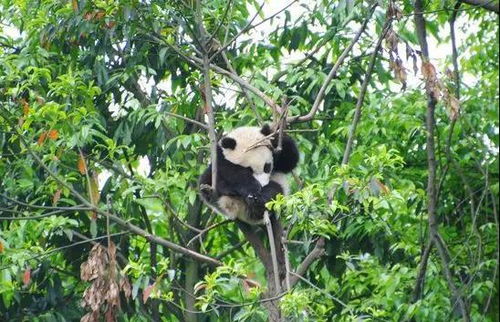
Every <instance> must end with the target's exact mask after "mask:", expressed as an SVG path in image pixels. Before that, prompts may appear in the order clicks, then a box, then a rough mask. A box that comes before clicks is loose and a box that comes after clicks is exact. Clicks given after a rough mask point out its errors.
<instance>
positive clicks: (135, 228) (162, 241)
mask: <svg viewBox="0 0 500 322" xmlns="http://www.w3.org/2000/svg"><path fill="white" fill-rule="evenodd" d="M4 119H5V120H6V121H7V122H9V120H8V119H7V118H5V117H4ZM9 123H10V122H9ZM11 125H12V124H11ZM12 127H13V128H15V129H16V131H17V134H18V136H19V138H20V141H21V143H22V145H23V146H24V148H25V149H26V150H27V151H28V153H29V154H30V155H31V156H32V157H33V158H34V159H35V161H36V163H38V164H39V165H40V166H41V167H42V168H43V169H44V170H45V171H46V172H47V173H48V174H49V175H50V176H51V177H53V178H54V179H55V180H56V181H57V182H58V183H59V184H60V185H62V186H64V187H66V188H68V190H69V191H70V192H71V194H72V195H73V196H74V197H76V198H77V199H78V200H79V201H80V202H81V203H82V204H83V205H84V206H86V207H89V208H91V209H92V210H93V211H95V212H96V213H98V214H100V215H102V216H106V217H109V219H110V220H111V221H113V222H114V223H116V224H118V225H119V226H121V227H123V228H125V229H127V230H129V231H131V232H133V233H135V234H137V235H139V236H142V237H144V238H145V239H147V240H148V241H150V242H154V243H157V244H159V245H162V246H165V247H167V248H169V249H171V250H173V251H176V252H178V253H181V254H184V255H187V256H189V257H191V258H193V259H195V260H198V261H201V262H205V263H207V264H210V265H212V266H220V265H222V262H220V261H219V260H216V259H214V258H212V257H209V256H206V255H203V254H200V253H197V252H195V251H192V250H190V249H187V248H185V247H182V246H180V245H177V244H175V243H173V242H171V241H168V240H166V239H163V238H160V237H157V236H155V235H153V234H150V233H148V232H147V231H145V230H144V229H142V228H140V227H138V226H136V225H133V224H131V223H130V222H128V221H126V220H124V219H122V218H120V217H118V216H116V215H113V214H111V213H109V212H107V211H104V210H102V209H99V208H98V207H96V206H95V205H93V204H92V203H90V202H89V201H88V200H87V199H86V198H85V197H83V196H82V194H80V193H79V192H78V191H76V190H75V189H74V188H73V186H71V185H69V184H67V183H66V182H65V181H64V180H63V179H61V178H60V177H59V176H58V175H57V174H56V173H55V172H54V171H52V170H51V169H50V168H49V167H48V166H47V165H46V164H45V163H44V162H43V161H42V160H41V159H40V157H39V156H38V155H37V154H36V153H34V152H33V150H32V149H31V148H30V147H29V144H28V143H27V142H26V140H25V138H24V137H23V135H22V133H21V132H20V130H19V129H17V128H16V127H15V126H12Z"/></svg>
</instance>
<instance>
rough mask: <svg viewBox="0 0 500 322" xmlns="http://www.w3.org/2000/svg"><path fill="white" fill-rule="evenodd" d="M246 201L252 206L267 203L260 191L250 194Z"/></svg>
mask: <svg viewBox="0 0 500 322" xmlns="http://www.w3.org/2000/svg"><path fill="white" fill-rule="evenodd" d="M246 202H247V204H248V205H249V206H250V207H257V206H262V205H263V204H264V203H265V202H264V199H263V198H262V195H261V194H260V193H258V194H250V195H248V196H247V197H246Z"/></svg>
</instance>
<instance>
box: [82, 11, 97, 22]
mask: <svg viewBox="0 0 500 322" xmlns="http://www.w3.org/2000/svg"><path fill="white" fill-rule="evenodd" d="M92 18H94V13H93V12H92V11H87V12H86V13H84V14H83V20H87V21H89V20H92Z"/></svg>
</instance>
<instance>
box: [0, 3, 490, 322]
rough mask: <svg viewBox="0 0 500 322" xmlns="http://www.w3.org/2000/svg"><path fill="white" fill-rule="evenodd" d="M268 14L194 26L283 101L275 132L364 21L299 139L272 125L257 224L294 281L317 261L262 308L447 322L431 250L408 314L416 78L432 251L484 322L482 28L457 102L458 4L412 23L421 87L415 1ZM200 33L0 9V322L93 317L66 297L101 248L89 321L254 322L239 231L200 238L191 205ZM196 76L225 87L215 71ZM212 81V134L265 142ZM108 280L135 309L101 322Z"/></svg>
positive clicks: (198, 214)
mask: <svg viewBox="0 0 500 322" xmlns="http://www.w3.org/2000/svg"><path fill="white" fill-rule="evenodd" d="M276 3H278V2H274V1H273V2H264V4H263V9H262V10H261V9H260V8H261V4H260V2H257V1H243V0H232V1H221V0H215V1H206V2H205V1H204V2H202V7H201V10H202V12H201V13H202V15H203V24H204V27H205V28H206V30H207V32H208V33H209V34H210V35H213V39H216V40H217V42H216V43H219V44H221V45H219V46H223V48H224V49H225V50H224V51H223V52H224V53H225V55H226V57H227V59H228V61H229V62H230V63H231V68H233V69H234V71H233V72H234V73H236V74H237V75H239V76H241V77H242V78H243V79H244V81H245V82H248V83H250V84H252V86H253V87H255V88H256V89H258V90H260V91H261V92H262V93H264V94H265V95H267V96H268V97H269V98H271V99H272V100H274V101H275V102H277V103H279V104H281V102H282V101H283V100H284V99H285V98H286V100H287V101H288V102H289V111H288V113H289V116H298V115H305V114H307V113H308V112H309V111H310V109H311V106H313V104H314V102H315V100H316V98H317V97H318V96H319V92H320V88H321V87H322V85H323V84H324V83H325V82H326V81H327V78H328V74H329V72H330V70H331V69H332V67H333V66H334V64H335V62H337V60H338V59H339V57H340V55H341V53H342V51H343V50H344V49H345V48H346V47H347V46H348V45H349V43H350V42H351V40H352V39H353V35H354V34H355V33H356V32H357V31H358V29H359V27H360V26H361V24H362V23H363V21H365V19H369V22H368V24H367V28H366V30H365V32H364V33H363V34H362V35H361V37H360V39H359V41H358V42H357V43H356V44H355V45H354V48H353V50H352V51H351V52H350V53H349V55H348V56H347V59H346V61H345V62H344V63H343V64H342V65H341V67H340V69H339V70H338V72H337V75H336V77H334V78H333V80H332V81H331V83H329V84H328V86H327V87H326V92H325V93H326V95H325V97H324V100H323V101H322V104H321V105H320V107H319V110H318V111H317V113H316V114H315V115H314V118H313V119H311V120H310V121H308V122H292V123H290V125H289V129H291V130H293V131H292V132H290V135H292V136H293V137H294V138H295V139H296V140H297V142H298V145H299V150H300V151H301V162H300V165H299V168H298V169H297V170H296V172H295V173H294V179H291V180H290V181H291V182H292V192H293V193H292V194H291V195H290V196H286V197H283V196H278V197H277V198H276V199H275V200H273V201H271V202H269V203H268V207H269V208H270V209H273V210H274V211H275V212H276V214H277V215H278V216H279V218H280V220H281V222H282V223H283V225H284V226H285V227H287V228H289V231H288V239H289V240H290V241H289V243H288V254H289V260H290V266H291V268H292V269H296V268H297V267H299V265H300V264H301V263H302V262H303V260H304V258H306V256H307V255H308V254H310V253H311V251H312V250H313V249H314V247H315V244H316V242H317V241H318V240H319V239H321V238H324V239H325V253H324V256H321V257H320V258H319V259H318V260H317V261H315V262H314V263H313V264H312V265H311V266H310V267H309V269H308V270H307V271H306V273H305V274H304V280H302V279H301V280H299V281H298V283H297V284H295V285H294V286H293V288H292V289H291V290H290V291H289V292H286V294H279V296H278V297H277V298H278V299H277V300H276V301H278V305H279V308H280V310H281V312H282V314H283V316H284V318H285V319H286V320H287V321H329V320H335V321H354V320H356V321H357V320H370V321H407V320H416V321H442V320H449V319H451V320H458V319H460V315H459V313H458V312H459V311H458V309H457V307H456V303H455V301H456V299H455V298H454V297H453V295H452V293H451V292H450V285H449V283H448V282H447V280H446V278H445V276H444V275H443V264H442V262H441V260H440V257H439V254H438V252H437V250H436V249H435V248H433V249H431V253H430V257H429V261H428V263H427V266H426V267H427V272H426V275H425V283H424V288H423V292H422V294H421V297H419V298H417V299H415V298H414V297H413V292H414V289H415V285H416V284H415V283H416V279H417V275H418V273H419V270H420V268H419V265H420V263H421V261H422V254H423V252H424V249H425V247H426V244H427V240H428V234H429V231H428V222H427V221H428V213H427V210H426V205H427V202H428V199H427V195H426V188H427V185H428V182H427V175H428V168H427V154H426V149H427V145H426V128H425V111H426V104H427V103H426V96H425V91H424V90H423V78H426V79H427V80H428V79H429V75H428V73H429V68H430V67H429V66H432V67H434V68H435V70H436V71H437V72H436V88H435V90H438V91H439V92H440V93H441V98H442V99H441V100H440V101H439V102H438V105H437V108H436V112H435V113H436V120H437V124H436V137H435V139H436V143H437V150H436V159H437V162H438V169H437V185H438V207H437V215H438V218H439V232H440V234H441V236H442V238H443V240H444V241H445V243H446V245H447V249H448V251H449V253H450V255H451V260H450V264H449V267H450V269H451V270H452V272H453V273H454V276H453V280H452V282H453V283H454V285H456V286H457V288H458V289H459V291H460V292H461V294H463V296H464V298H465V300H466V303H467V304H468V307H469V310H470V316H471V319H472V320H474V321H497V320H498V319H499V313H498V311H499V307H498V278H499V274H498V236H499V235H498V205H499V202H498V201H499V200H498V193H499V183H498V146H499V137H498V131H499V123H498V119H499V109H498V104H499V101H498V99H499V91H498V70H499V68H498V67H499V66H498V60H499V52H498V46H497V44H498V41H499V39H498V20H497V19H498V16H497V14H496V13H493V12H489V11H487V10H485V9H483V8H480V7H474V6H470V5H467V4H465V3H464V4H462V5H461V6H460V8H459V9H460V10H459V11H458V12H457V23H456V27H455V28H456V33H457V35H460V37H457V39H456V40H457V44H458V66H459V75H460V81H459V83H457V82H456V78H455V77H456V75H455V74H454V72H453V70H454V68H453V56H452V50H451V47H450V46H451V39H450V32H449V28H450V27H449V20H450V19H451V18H452V16H453V12H452V10H451V9H452V8H453V7H454V6H455V3H454V1H449V0H446V1H428V2H427V3H426V4H425V14H424V16H425V17H426V19H427V32H428V39H429V42H430V43H431V44H432V46H431V48H430V56H431V62H430V63H431V64H432V65H422V64H421V61H420V58H418V59H417V54H418V50H419V43H418V38H417V35H416V32H415V30H414V27H413V14H414V8H413V2H412V1H408V0H401V1H378V2H377V5H378V6H377V8H376V9H375V11H374V14H373V16H372V17H371V16H370V12H371V11H370V10H371V7H372V6H373V5H374V4H375V2H373V3H371V2H369V1H347V0H341V1H329V0H318V1H296V2H293V3H292V4H291V6H290V7H287V8H286V9H285V10H284V11H280V9H282V8H283V7H284V6H285V4H282V7H280V6H278V7H276ZM495 3H497V2H495ZM269 6H272V7H275V9H274V10H272V9H269ZM395 8H397V10H396V9H395ZM391 10H392V11H391ZM196 12H197V10H196V2H195V1H167V2H165V1H157V0H152V1H145V2H144V1H142V2H141V1H128V0H113V1H98V0H94V1H76V0H72V1H69V2H64V1H54V0H43V1H31V0H1V2H0V177H1V180H0V320H8V321H10V320H13V321H14V320H33V321H49V320H50V321H53V320H57V321H59V320H60V321H65V320H78V319H79V318H82V317H83V316H85V315H86V314H87V316H90V313H89V312H90V311H94V312H99V311H96V310H95V309H94V308H92V310H91V309H89V308H88V307H87V308H83V307H82V306H81V302H82V299H83V298H84V297H85V296H84V293H85V290H86V289H89V288H90V287H91V286H92V285H93V283H95V284H96V285H97V281H96V280H92V279H89V278H83V275H82V276H81V270H83V267H87V266H85V265H89V264H88V263H89V262H90V259H91V258H93V257H92V256H91V254H92V252H91V249H92V248H93V247H98V246H94V244H96V243H97V245H103V246H105V248H102V249H101V253H100V254H101V255H100V256H102V258H106V259H105V260H104V259H103V261H105V262H106V263H107V264H106V265H104V266H103V267H101V268H102V270H100V271H99V274H100V275H99V280H103V281H104V280H106V283H104V282H103V283H104V284H100V285H99V287H97V286H95V288H96V289H98V292H99V296H103V298H102V301H101V302H102V303H101V304H102V305H103V306H102V307H101V311H102V312H103V314H104V312H111V311H113V313H109V314H110V316H109V317H108V318H109V319H112V318H114V317H113V315H116V319H118V320H120V321H150V320H162V321H184V320H186V321H220V320H222V321H233V320H234V321H265V320H267V318H268V310H267V307H266V303H267V302H265V301H264V300H263V299H264V297H265V294H266V293H265V292H266V289H267V288H268V280H267V278H266V273H265V265H264V264H263V263H262V262H261V261H260V260H259V256H258V253H257V252H256V251H255V249H254V248H253V247H251V245H250V244H249V243H248V242H247V241H246V240H245V236H244V235H243V234H242V232H241V231H240V229H239V228H238V226H237V225H236V224H235V223H232V222H231V223H224V224H221V225H218V226H216V227H214V228H213V229H210V230H208V231H202V229H203V228H205V227H210V226H211V225H213V224H217V223H222V221H223V218H222V217H221V216H219V215H216V214H214V213H213V211H212V210H211V209H209V208H207V207H205V206H203V205H202V202H201V201H200V199H199V197H198V194H197V187H196V182H197V178H198V176H199V175H200V174H201V172H202V171H203V170H204V169H205V167H206V165H207V164H208V163H209V159H210V152H209V145H210V142H209V139H208V135H207V131H206V125H204V124H205V123H206V118H205V111H206V106H205V104H206V103H205V100H206V93H205V88H204V86H203V83H202V82H203V72H202V70H200V68H199V67H200V64H199V63H197V62H196V61H194V60H191V59H193V58H199V59H201V56H200V55H201V52H200V47H199V45H200V41H203V39H202V37H200V34H199V27H200V26H199V21H197V17H196ZM274 13H277V15H273V14H274ZM391 15H393V16H391ZM269 17H272V18H270V19H267V18H269ZM388 19H390V20H391V21H392V27H391V32H390V33H388V34H387V36H386V38H385V41H384V45H383V47H382V50H381V51H380V52H379V53H378V57H377V59H376V61H375V66H374V69H373V71H372V78H371V81H370V82H369V87H368V91H367V94H366V97H365V98H364V101H363V105H362V114H361V119H360V122H359V123H358V124H357V127H356V131H355V139H354V147H353V150H352V153H351V154H350V155H349V161H348V162H347V163H345V164H343V163H342V159H343V155H344V151H345V149H346V142H347V137H348V136H349V133H350V130H351V129H352V120H353V117H354V115H355V106H356V103H357V99H358V97H359V95H360V92H362V89H361V84H362V82H363V80H364V79H365V77H366V76H365V72H366V71H367V69H368V66H369V61H370V57H371V55H372V54H373V51H374V49H375V48H374V43H375V42H376V40H377V39H378V37H379V36H380V34H381V33H382V32H383V28H384V27H383V26H384V23H385V22H386V21H387V20H388ZM260 22H262V24H260ZM232 39H234V41H232V42H230V40H232ZM226 45H227V46H226ZM217 48H220V47H217V46H215V48H212V52H211V54H213V53H215V52H216V51H217ZM304 57H305V58H304ZM213 64H214V65H215V67H219V68H223V69H228V66H227V64H226V63H225V60H224V58H223V57H222V55H216V56H214V60H213ZM213 67H214V66H213ZM426 70H427V72H426ZM210 81H211V84H212V90H213V94H214V97H215V98H214V103H215V106H214V109H215V120H216V130H217V132H218V133H222V132H223V131H225V130H228V129H231V128H233V127H236V126H241V125H248V124H252V125H257V124H259V123H260V120H261V119H263V120H268V121H271V120H272V117H273V116H274V115H273V112H272V109H271V108H269V106H267V105H266V103H265V102H264V101H263V100H262V99H261V97H259V95H258V94H257V93H256V92H255V91H250V90H248V88H245V86H243V85H242V84H236V83H235V82H234V79H231V78H230V77H225V76H224V75H221V74H220V73H216V72H215V69H214V68H212V73H211V79H210ZM457 109H459V116H458V114H456V112H457V111H458V110H457ZM455 115H457V116H458V118H455ZM200 123H201V124H200ZM106 214H113V215H114V216H116V217H117V218H118V219H119V220H122V221H123V222H124V223H125V224H123V223H122V224H120V222H119V221H118V220H115V219H114V218H113V217H109V216H106ZM132 226H133V227H137V228H138V229H142V231H143V232H144V233H138V230H137V229H135V230H134V228H131V227H132ZM141 234H142V236H141ZM151 236H158V237H161V238H162V240H166V241H170V242H172V243H174V244H176V245H180V246H183V247H187V248H189V249H190V250H191V251H193V252H195V253H198V254H203V255H207V256H210V257H213V258H217V259H218V260H220V261H221V262H222V265H220V266H219V267H217V268H215V267H213V266H211V265H208V264H207V263H206V262H203V261H200V260H199V259H197V258H196V257H192V256H191V257H190V256H188V255H187V253H185V252H184V253H182V252H179V251H178V250H176V249H173V248H171V247H169V246H166V244H165V243H163V244H162V243H156V242H154V241H152V240H151V238H150V237H151ZM145 237H146V238H145ZM115 245H116V246H115ZM108 246H109V247H108ZM106 251H107V252H109V255H106ZM115 252H116V254H115ZM111 254H112V255H111ZM89 256H90V257H89ZM106 256H109V257H106ZM89 258H90V259H89ZM108 261H109V263H108ZM114 265H116V271H115V266H114ZM81 267H82V269H81ZM109 274H111V275H112V276H113V277H114V278H118V277H117V276H119V277H120V278H119V280H120V281H122V282H118V279H117V280H116V281H113V279H112V278H110V275H109ZM125 280H126V281H127V282H126V283H128V281H130V285H128V288H131V289H130V290H128V288H127V285H124V284H120V287H121V293H120V294H121V295H118V293H113V295H109V297H108V298H107V301H108V302H106V301H105V300H104V296H106V294H108V292H111V291H112V289H113V288H116V287H117V286H116V287H115V286H114V285H115V284H116V285H117V283H125V282H124V281H125ZM125 290H127V291H125ZM96 292H97V291H96ZM110 301H112V303H113V304H112V305H113V307H112V309H109V310H108V311H106V309H105V308H104V306H105V304H103V303H105V302H106V303H111V302H110ZM108 305H111V304H108ZM98 309H99V308H98ZM115 309H116V310H115ZM193 312H196V313H193Z"/></svg>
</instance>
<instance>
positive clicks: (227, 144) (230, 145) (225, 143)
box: [220, 138, 236, 150]
mask: <svg viewBox="0 0 500 322" xmlns="http://www.w3.org/2000/svg"><path fill="white" fill-rule="evenodd" d="M220 143H221V145H222V147H223V148H224V149H230V150H234V148H235V147H236V141H235V140H234V139H232V138H223V139H222V140H221V142H220Z"/></svg>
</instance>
